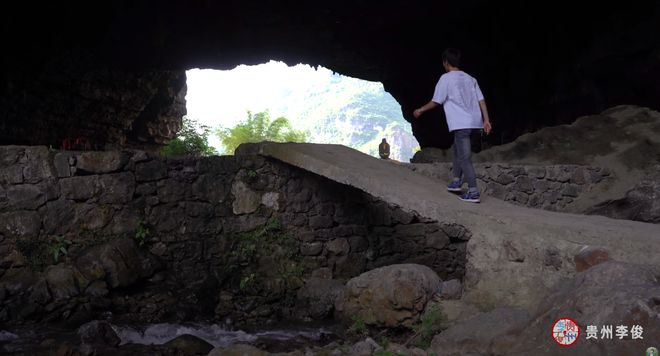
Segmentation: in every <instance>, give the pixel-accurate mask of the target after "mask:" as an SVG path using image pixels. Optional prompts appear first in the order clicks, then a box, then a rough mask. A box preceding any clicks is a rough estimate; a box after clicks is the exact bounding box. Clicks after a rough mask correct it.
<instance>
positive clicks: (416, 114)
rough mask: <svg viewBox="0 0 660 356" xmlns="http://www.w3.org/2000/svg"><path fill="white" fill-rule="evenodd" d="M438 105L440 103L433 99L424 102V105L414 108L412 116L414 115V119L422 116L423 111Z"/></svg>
mask: <svg viewBox="0 0 660 356" xmlns="http://www.w3.org/2000/svg"><path fill="white" fill-rule="evenodd" d="M438 105H440V104H438V103H436V102H435V101H433V100H431V101H429V102H428V103H426V104H424V106H422V107H421V108H419V109H416V110H415V111H413V116H414V117H415V119H416V118H418V117H420V116H422V114H423V113H424V112H425V111H429V110H431V109H433V108H434V107H436V106H438Z"/></svg>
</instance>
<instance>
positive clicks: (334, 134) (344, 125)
mask: <svg viewBox="0 0 660 356" xmlns="http://www.w3.org/2000/svg"><path fill="white" fill-rule="evenodd" d="M282 94H283V97H282V99H281V102H280V103H281V104H280V107H279V108H277V109H276V110H273V111H276V112H282V113H285V114H284V116H286V117H287V118H288V119H289V121H290V122H291V124H292V125H293V126H294V128H296V129H299V130H306V131H308V132H309V134H310V136H309V141H310V142H315V143H337V144H342V145H346V146H349V147H352V148H355V149H357V150H360V151H362V152H364V153H367V154H370V155H373V156H376V157H377V156H378V144H380V142H381V140H382V139H383V138H386V139H387V141H388V142H389V143H390V146H391V158H392V159H396V160H399V161H405V162H408V161H409V160H410V158H411V157H412V156H413V154H414V153H415V150H416V149H417V148H418V143H417V140H416V139H415V137H414V136H413V135H412V131H411V127H410V124H409V123H408V122H407V121H406V120H405V119H404V118H403V115H402V114H401V106H400V105H399V104H398V103H397V102H396V100H395V99H394V98H393V97H392V96H391V95H390V94H389V93H387V92H386V91H385V90H384V89H383V85H382V84H381V83H376V82H367V81H363V80H359V79H355V78H350V77H345V76H340V75H337V74H330V75H329V76H328V78H327V81H325V82H323V81H316V82H315V83H314V84H313V85H310V86H309V87H306V88H305V87H303V88H296V89H295V90H289V91H286V92H283V93H282Z"/></svg>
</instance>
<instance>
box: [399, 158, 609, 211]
mask: <svg viewBox="0 0 660 356" xmlns="http://www.w3.org/2000/svg"><path fill="white" fill-rule="evenodd" d="M451 166H452V164H451V163H436V164H421V163H417V164H410V165H407V167H409V168H410V169H412V170H413V171H416V172H419V173H422V174H425V175H427V176H430V177H435V178H439V179H442V180H443V181H449V180H451V179H452V175H451ZM474 169H475V173H476V174H477V185H478V186H479V187H480V189H481V190H482V192H483V193H485V194H487V195H490V196H493V197H495V198H498V199H503V200H506V201H510V202H512V203H515V204H519V205H523V206H528V207H532V208H542V209H546V210H552V211H564V210H570V208H571V206H572V205H573V203H574V202H575V201H576V200H577V199H579V198H580V196H581V195H583V194H585V193H588V192H590V191H592V190H594V188H595V187H596V185H598V184H600V183H603V182H604V181H607V180H610V179H612V177H611V172H610V171H609V170H608V169H606V168H601V167H590V166H579V165H552V166H531V165H512V164H499V163H475V164H474Z"/></svg>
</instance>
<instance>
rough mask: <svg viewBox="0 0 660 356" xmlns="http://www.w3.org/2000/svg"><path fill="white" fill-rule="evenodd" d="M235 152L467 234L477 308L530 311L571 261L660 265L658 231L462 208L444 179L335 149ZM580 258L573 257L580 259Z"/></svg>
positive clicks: (272, 146) (492, 207)
mask: <svg viewBox="0 0 660 356" xmlns="http://www.w3.org/2000/svg"><path fill="white" fill-rule="evenodd" d="M236 154H237V155H255V154H257V155H262V156H265V157H270V158H274V159H277V160H279V161H282V162H285V163H287V164H290V165H293V166H296V167H299V168H301V169H304V170H307V171H309V172H312V173H315V174H317V175H320V176H323V177H326V178H328V179H331V180H333V181H336V182H339V183H341V184H345V185H348V186H352V187H355V188H357V189H360V190H362V191H364V192H366V193H368V194H370V195H372V196H374V197H376V198H378V199H382V200H383V201H385V202H387V203H389V204H393V205H395V206H398V207H400V208H402V209H403V210H406V211H410V212H412V213H415V214H418V215H420V216H422V217H426V218H429V219H432V220H436V221H439V222H441V223H443V224H457V225H461V226H463V227H465V228H466V229H467V230H468V231H469V232H470V233H471V237H470V240H469V242H468V245H467V265H466V274H465V279H464V285H465V291H464V296H463V300H464V301H465V302H467V303H471V304H474V305H476V306H478V307H480V308H483V309H491V308H493V307H496V306H501V305H508V306H517V307H522V308H525V309H527V310H531V309H533V308H535V307H536V305H537V304H538V302H539V300H540V299H541V298H542V297H543V296H544V295H546V294H547V293H548V291H549V290H550V288H551V287H552V286H553V285H555V284H556V283H557V282H559V281H561V280H562V279H564V278H570V277H572V276H574V275H575V274H576V262H575V261H576V256H577V255H578V254H580V253H581V252H584V251H588V249H592V250H593V249H604V250H606V251H607V252H608V253H609V256H610V257H611V258H612V259H614V260H618V261H623V262H631V263H639V262H640V261H643V262H644V263H646V264H651V265H656V266H657V265H660V254H654V253H649V251H658V250H660V226H659V225H655V224H648V223H641V222H635V221H627V220H616V219H610V218H606V217H602V216H586V215H579V214H567V213H558V212H552V211H547V210H540V209H532V208H527V207H523V206H518V205H513V204H511V203H508V202H505V201H502V200H499V199H495V198H492V197H488V196H485V197H484V198H482V202H481V204H469V203H464V202H462V201H460V200H459V199H457V198H456V196H454V195H452V194H451V193H448V192H447V191H446V189H445V184H446V182H443V181H439V180H438V179H433V178H430V177H428V176H425V175H422V174H419V173H416V172H413V171H412V170H410V169H409V168H407V167H405V166H404V165H403V164H399V163H398V162H394V161H387V160H379V159H376V158H373V157H371V156H368V155H366V154H363V153H360V152H358V151H356V150H353V149H350V148H348V147H344V146H340V145H319V144H294V143H286V144H280V143H260V144H249V145H243V146H241V147H240V148H239V150H237V153H236ZM578 259H579V257H578Z"/></svg>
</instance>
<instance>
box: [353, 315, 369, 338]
mask: <svg viewBox="0 0 660 356" xmlns="http://www.w3.org/2000/svg"><path fill="white" fill-rule="evenodd" d="M351 319H352V320H353V324H351V326H350V327H349V328H348V332H349V333H351V334H355V335H360V336H361V335H366V334H368V332H369V330H368V329H367V323H366V322H365V321H364V318H362V317H361V316H359V315H353V316H352V317H351Z"/></svg>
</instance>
